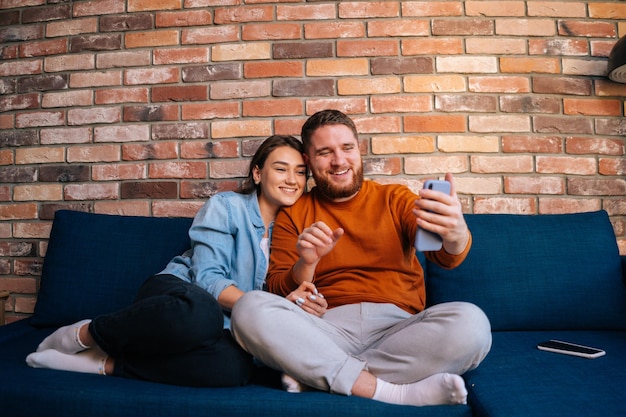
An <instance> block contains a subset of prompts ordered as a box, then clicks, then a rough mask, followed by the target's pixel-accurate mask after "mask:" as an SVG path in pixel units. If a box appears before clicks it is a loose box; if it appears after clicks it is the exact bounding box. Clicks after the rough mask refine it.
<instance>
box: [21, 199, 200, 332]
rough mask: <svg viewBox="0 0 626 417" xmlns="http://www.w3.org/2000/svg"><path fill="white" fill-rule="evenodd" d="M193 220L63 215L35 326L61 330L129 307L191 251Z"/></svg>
mask: <svg viewBox="0 0 626 417" xmlns="http://www.w3.org/2000/svg"><path fill="white" fill-rule="evenodd" d="M191 222H192V219H189V218H158V217H136V216H118V215H106V214H93V213H83V212H78V211H68V210H62V211H58V212H57V213H56V214H55V218H54V222H53V224H52V230H51V233H50V240H49V243H48V250H47V252H46V257H45V259H44V264H43V268H42V275H41V288H40V290H39V294H38V297H37V304H36V305H35V312H34V314H33V316H32V318H31V323H32V324H33V325H36V326H61V325H65V324H69V323H73V322H75V321H78V320H81V319H84V318H93V317H95V316H97V315H99V314H103V313H107V312H110V311H114V310H116V309H119V308H121V307H124V306H126V305H128V304H130V303H131V302H132V301H133V299H134V297H135V294H136V292H137V290H138V288H139V286H140V285H141V283H143V281H144V280H145V279H146V278H148V277H149V276H150V275H152V274H155V273H158V272H160V271H161V270H162V269H163V268H164V267H165V265H166V264H167V262H169V260H170V259H171V258H173V257H174V256H176V255H179V254H181V253H182V252H184V251H185V250H186V249H187V248H189V236H188V229H189V227H190V226H191Z"/></svg>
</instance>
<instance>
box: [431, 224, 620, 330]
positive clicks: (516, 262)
mask: <svg viewBox="0 0 626 417" xmlns="http://www.w3.org/2000/svg"><path fill="white" fill-rule="evenodd" d="M466 221H467V223H468V226H469V228H470V230H471V231H472V234H473V238H474V243H473V246H472V248H471V250H470V252H469V254H468V257H467V259H466V260H465V262H463V264H461V266H459V267H458V268H456V269H454V270H444V269H442V268H440V267H438V266H436V265H434V264H433V263H431V262H426V270H427V300H428V303H429V304H430V305H432V304H437V303H441V302H445V301H456V300H465V301H470V302H473V303H475V304H477V305H478V306H479V307H481V308H483V310H484V311H485V313H486V314H487V316H488V317H489V319H490V321H491V325H492V328H493V330H549V329H588V330H593V329H598V330H599V329H626V286H624V284H623V283H622V278H621V277H622V274H621V260H620V256H619V252H618V248H617V243H616V239H615V234H614V231H613V228H612V226H611V223H610V221H609V218H608V215H607V213H606V212H604V211H598V212H590V213H576V214H558V215H532V216H529V215H514V214H474V215H472V214H469V215H466Z"/></svg>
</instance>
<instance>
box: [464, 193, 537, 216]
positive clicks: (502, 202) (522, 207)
mask: <svg viewBox="0 0 626 417" xmlns="http://www.w3.org/2000/svg"><path fill="white" fill-rule="evenodd" d="M474 213H476V214H490V213H491V214H493V213H501V214H504V213H509V214H536V213H537V203H536V202H535V200H534V198H532V197H527V198H515V197H487V198H484V197H476V199H475V200H474Z"/></svg>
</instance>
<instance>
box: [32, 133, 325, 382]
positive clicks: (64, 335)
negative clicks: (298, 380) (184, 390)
mask: <svg viewBox="0 0 626 417" xmlns="http://www.w3.org/2000/svg"><path fill="white" fill-rule="evenodd" d="M302 153H303V150H302V144H301V143H300V142H299V141H298V140H297V139H295V138H294V137H292V136H271V137H269V138H268V139H266V140H265V141H264V142H263V144H261V146H260V147H259V149H258V150H257V151H256V153H255V155H254V156H253V158H252V160H251V162H250V168H249V172H248V176H247V178H246V179H245V180H244V181H243V184H242V187H241V190H240V191H239V192H223V193H218V194H216V195H215V196H213V197H211V198H210V199H209V200H208V201H207V202H206V203H205V205H204V206H203V207H202V208H201V209H200V211H199V212H198V214H197V215H196V217H195V219H194V221H193V223H192V226H191V228H190V229H189V237H190V240H191V249H189V250H188V251H186V252H185V253H184V254H182V255H180V256H177V257H175V258H174V259H172V260H171V261H170V263H169V264H168V265H167V266H166V268H165V269H164V270H163V271H161V272H160V273H159V274H157V275H154V276H152V277H150V278H149V279H148V280H146V282H145V283H144V284H143V285H142V287H141V288H140V289H139V292H138V295H137V297H136V299H135V302H134V303H133V304H132V305H131V306H129V307H127V308H125V309H122V310H120V311H117V312H113V313H110V314H105V315H103V316H99V317H96V318H95V319H93V320H82V321H79V322H78V323H75V324H73V325H69V326H65V327H62V328H60V329H58V330H56V331H55V332H54V333H52V334H51V335H50V336H48V337H47V338H46V339H44V340H43V342H42V343H41V344H40V345H39V347H38V348H37V351H36V352H34V353H31V354H30V355H28V357H27V358H26V362H27V363H28V365H29V366H31V367H34V368H52V369H59V370H66V371H75V372H86V373H97V374H101V375H115V376H122V377H127V378H136V379H143V380H149V381H154V382H162V383H169V384H176V385H187V386H202V387H216V386H237V385H243V384H246V383H247V382H248V381H249V379H250V377H251V374H252V370H253V368H254V365H253V360H252V357H251V356H250V355H249V354H248V353H246V352H245V351H244V350H243V349H241V348H240V347H239V345H237V343H236V342H234V340H233V339H232V336H231V334H230V330H229V328H230V319H229V311H230V309H231V308H232V306H233V305H234V304H235V302H236V301H237V300H238V299H239V297H240V296H241V295H243V293H244V292H247V291H250V290H254V289H256V290H259V289H262V287H263V284H264V282H265V274H266V271H267V266H268V256H269V237H270V234H271V226H272V223H273V221H274V218H275V216H276V213H277V212H278V210H279V208H280V207H281V206H290V205H292V204H293V203H295V202H296V200H297V199H298V198H299V197H300V196H301V195H302V193H303V192H304V189H305V187H306V177H307V170H306V166H305V163H304V160H303V157H302ZM298 290H299V291H296V292H294V293H292V294H290V297H291V298H294V297H295V298H297V297H304V296H308V295H309V294H311V293H312V292H313V291H315V290H314V287H313V286H311V287H301V288H299V289H298ZM324 309H325V306H323V305H321V307H320V312H322V311H323V310H324ZM313 313H314V314H315V313H316V312H313ZM320 314H321V313H320Z"/></svg>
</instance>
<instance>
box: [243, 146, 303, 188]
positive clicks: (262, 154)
mask: <svg viewBox="0 0 626 417" xmlns="http://www.w3.org/2000/svg"><path fill="white" fill-rule="evenodd" d="M282 146H289V147H290V148H293V149H295V150H296V151H298V152H300V153H301V154H302V153H304V148H303V147H302V142H300V141H299V140H298V139H296V138H295V137H293V136H289V135H273V136H270V137H269V138H267V139H265V140H264V141H263V143H262V144H261V146H259V148H258V149H257V150H256V152H255V153H254V156H253V157H252V160H250V167H249V168H248V175H247V176H246V178H245V179H244V180H243V182H242V183H241V188H240V189H239V192H240V193H241V194H251V193H253V192H255V191H256V192H257V194H258V193H259V192H260V190H261V185H260V184H255V183H254V168H255V167H257V168H259V169H263V166H264V165H265V161H266V160H267V157H268V156H269V155H270V154H271V153H272V152H273V151H274V149H276V148H280V147H282ZM307 174H308V171H307Z"/></svg>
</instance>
